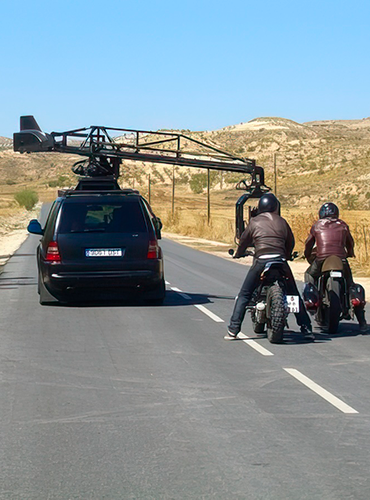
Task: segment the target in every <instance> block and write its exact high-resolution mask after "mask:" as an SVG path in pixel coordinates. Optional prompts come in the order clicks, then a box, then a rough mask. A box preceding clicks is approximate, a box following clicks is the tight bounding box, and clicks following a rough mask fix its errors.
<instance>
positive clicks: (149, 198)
mask: <svg viewBox="0 0 370 500" xmlns="http://www.w3.org/2000/svg"><path fill="white" fill-rule="evenodd" d="M148 202H149V205H151V186H150V174H149V175H148Z"/></svg>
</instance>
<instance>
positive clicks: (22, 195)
mask: <svg viewBox="0 0 370 500" xmlns="http://www.w3.org/2000/svg"><path fill="white" fill-rule="evenodd" d="M14 199H15V201H16V202H17V203H19V205H20V206H21V207H24V208H25V209H26V210H32V209H33V207H34V206H35V205H36V203H37V202H38V201H39V197H38V195H37V193H36V192H35V191H32V190H31V189H23V190H22V191H18V192H17V193H15V195H14Z"/></svg>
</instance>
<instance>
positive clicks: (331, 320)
mask: <svg viewBox="0 0 370 500" xmlns="http://www.w3.org/2000/svg"><path fill="white" fill-rule="evenodd" d="M326 293H327V296H328V302H329V306H327V307H326V309H325V330H327V332H328V333H337V331H338V326H339V320H340V315H341V311H342V308H341V303H340V284H339V283H338V281H335V280H333V279H332V278H329V279H328V281H327V283H326Z"/></svg>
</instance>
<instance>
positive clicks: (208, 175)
mask: <svg viewBox="0 0 370 500" xmlns="http://www.w3.org/2000/svg"><path fill="white" fill-rule="evenodd" d="M210 187H211V181H210V174H209V168H207V221H208V225H209V224H210V222H211V194H210V191H211V189H210Z"/></svg>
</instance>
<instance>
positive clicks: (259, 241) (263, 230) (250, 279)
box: [224, 193, 314, 340]
mask: <svg viewBox="0 0 370 500" xmlns="http://www.w3.org/2000/svg"><path fill="white" fill-rule="evenodd" d="M279 208H280V203H279V201H278V199H277V198H276V196H275V195H273V194H272V193H267V194H264V195H263V196H262V197H261V198H260V200H259V203H258V212H257V215H256V216H255V217H253V218H252V219H251V220H250V222H249V224H248V226H247V228H246V229H245V231H244V232H243V234H242V235H241V238H240V242H239V246H238V250H237V251H236V253H235V255H234V258H235V259H238V258H240V257H241V256H243V254H244V252H245V250H246V249H247V248H248V247H251V246H254V247H255V256H254V259H253V265H252V266H251V268H250V269H249V271H248V274H247V276H246V278H245V280H244V283H243V285H242V287H241V289H240V292H239V295H238V296H237V297H236V301H235V305H234V311H233V314H232V316H231V319H230V324H229V326H228V332H227V334H226V335H225V336H224V339H225V340H234V339H236V337H237V335H238V333H239V332H240V329H241V324H242V322H243V319H244V316H245V308H246V306H247V305H248V303H249V301H250V299H251V297H252V294H253V292H254V290H255V288H256V287H257V285H258V281H259V278H260V275H261V273H262V271H263V270H264V268H265V264H266V261H267V259H268V260H271V259H274V258H278V259H281V258H283V259H290V258H291V255H292V252H293V248H294V236H293V233H292V230H291V228H290V226H289V224H288V223H287V222H286V220H285V219H283V218H282V217H281V216H280V215H279ZM284 271H285V275H286V277H287V278H288V287H287V288H288V293H289V294H291V295H298V296H299V313H297V314H296V319H297V323H298V325H299V326H300V327H301V332H302V333H303V334H304V335H305V336H306V338H310V339H313V338H314V336H313V334H312V326H311V321H310V318H309V316H308V314H307V312H306V309H305V306H304V303H303V301H302V299H301V297H300V295H299V292H298V289H297V285H296V283H295V280H294V277H293V274H292V271H291V269H290V267H289V265H288V263H287V262H285V270H284Z"/></svg>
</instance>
